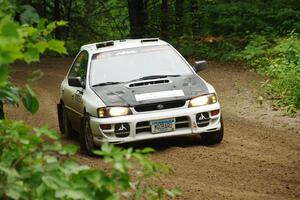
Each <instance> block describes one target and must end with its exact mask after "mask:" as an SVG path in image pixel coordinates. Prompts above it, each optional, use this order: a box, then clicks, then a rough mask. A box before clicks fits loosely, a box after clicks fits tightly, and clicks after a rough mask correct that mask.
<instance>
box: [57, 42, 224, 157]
mask: <svg viewBox="0 0 300 200" xmlns="http://www.w3.org/2000/svg"><path fill="white" fill-rule="evenodd" d="M206 67H207V63H206V61H199V62H196V64H195V65H194V66H193V67H192V66H190V64H189V63H188V62H187V61H186V60H185V59H184V58H183V57H182V56H181V55H180V53H179V52H178V51H176V49H174V48H173V47H172V46H171V45H170V44H168V43H167V42H164V41H162V40H159V39H155V38H154V39H135V40H117V41H108V42H101V43H94V44H88V45H84V46H82V47H81V49H80V52H79V53H78V55H77V56H76V58H75V60H74V61H73V63H72V66H71V67H70V69H69V71H68V73H67V75H66V77H65V79H64V80H63V82H62V84H61V87H60V101H59V104H58V105H57V108H58V119H59V127H60V130H61V132H62V133H63V134H65V135H67V136H70V135H71V134H72V133H73V132H78V133H79V134H80V143H81V147H82V148H84V149H86V150H87V152H88V153H92V151H93V149H95V148H96V147H97V146H99V145H101V144H102V143H103V142H111V143H126V142H132V141H139V140H148V139H153V138H162V137H173V136H182V135H191V134H194V135H196V134H198V135H199V134H200V135H201V138H202V141H203V142H204V143H205V144H215V143H220V142H221V141H222V139H223V122H222V116H221V110H220V104H219V102H218V98H217V94H216V91H215V89H214V88H213V86H212V85H210V84H209V83H207V82H206V81H205V80H203V79H202V78H201V77H200V76H199V75H197V72H199V71H200V70H202V69H204V68H206Z"/></svg>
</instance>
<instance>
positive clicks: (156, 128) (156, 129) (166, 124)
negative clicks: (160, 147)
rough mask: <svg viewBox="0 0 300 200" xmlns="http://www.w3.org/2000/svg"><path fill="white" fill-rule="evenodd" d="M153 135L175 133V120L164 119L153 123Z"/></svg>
mask: <svg viewBox="0 0 300 200" xmlns="http://www.w3.org/2000/svg"><path fill="white" fill-rule="evenodd" d="M150 125H151V130H152V133H165V132H170V131H175V119H174V118H172V119H163V120H157V121H151V122H150Z"/></svg>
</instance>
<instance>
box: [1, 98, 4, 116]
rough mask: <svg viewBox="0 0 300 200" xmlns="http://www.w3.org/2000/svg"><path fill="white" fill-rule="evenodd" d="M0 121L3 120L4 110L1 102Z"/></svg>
mask: <svg viewBox="0 0 300 200" xmlns="http://www.w3.org/2000/svg"><path fill="white" fill-rule="evenodd" d="M0 119H4V108H3V102H2V101H0Z"/></svg>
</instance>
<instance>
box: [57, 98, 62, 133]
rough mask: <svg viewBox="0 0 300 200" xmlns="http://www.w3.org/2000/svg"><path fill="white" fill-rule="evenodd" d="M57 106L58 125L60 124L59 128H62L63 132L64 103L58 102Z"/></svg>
mask: <svg viewBox="0 0 300 200" xmlns="http://www.w3.org/2000/svg"><path fill="white" fill-rule="evenodd" d="M56 106H57V119H58V125H59V130H60V132H63V121H62V120H63V119H62V118H63V116H62V115H63V113H62V112H63V110H62V109H63V108H62V104H61V103H59V104H57V105H56Z"/></svg>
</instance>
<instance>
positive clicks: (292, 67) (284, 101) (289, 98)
mask: <svg viewBox="0 0 300 200" xmlns="http://www.w3.org/2000/svg"><path fill="white" fill-rule="evenodd" d="M240 58H243V59H245V60H246V61H247V63H248V65H249V66H251V67H252V68H254V69H256V70H257V71H258V72H260V73H262V74H266V75H268V76H269V77H270V78H271V81H270V82H269V83H267V84H265V85H266V89H267V92H268V94H269V96H270V97H271V98H272V99H274V100H275V102H276V104H277V105H279V106H281V107H286V109H287V111H288V113H289V114H294V113H295V112H296V109H297V108H298V109H299V108H300V87H299V86H300V37H299V35H298V34H295V33H291V34H290V35H289V36H287V37H270V36H257V35H253V36H252V37H251V39H250V42H249V43H248V45H247V46H246V48H245V50H244V51H243V52H242V53H241V55H240Z"/></svg>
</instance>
